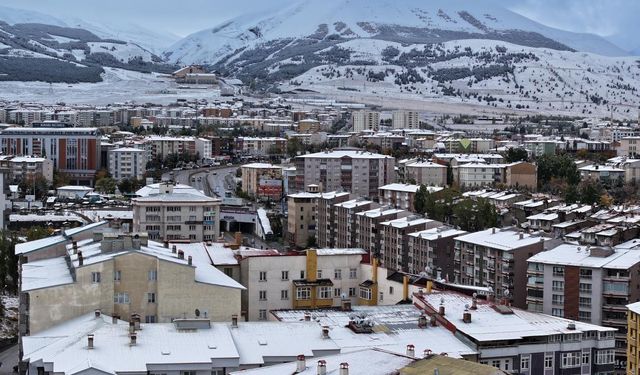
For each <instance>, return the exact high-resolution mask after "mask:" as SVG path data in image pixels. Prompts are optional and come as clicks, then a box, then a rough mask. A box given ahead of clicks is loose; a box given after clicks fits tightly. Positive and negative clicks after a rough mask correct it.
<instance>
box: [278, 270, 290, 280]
mask: <svg viewBox="0 0 640 375" xmlns="http://www.w3.org/2000/svg"><path fill="white" fill-rule="evenodd" d="M280 280H289V271H282V272H281V273H280Z"/></svg>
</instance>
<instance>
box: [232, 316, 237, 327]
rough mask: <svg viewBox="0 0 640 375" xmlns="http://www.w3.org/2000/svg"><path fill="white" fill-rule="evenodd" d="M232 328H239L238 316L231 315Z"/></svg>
mask: <svg viewBox="0 0 640 375" xmlns="http://www.w3.org/2000/svg"><path fill="white" fill-rule="evenodd" d="M231 327H233V328H238V315H236V314H233V315H231Z"/></svg>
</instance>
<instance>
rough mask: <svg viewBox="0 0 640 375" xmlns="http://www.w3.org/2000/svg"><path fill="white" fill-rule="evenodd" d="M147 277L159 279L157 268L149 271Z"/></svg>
mask: <svg viewBox="0 0 640 375" xmlns="http://www.w3.org/2000/svg"><path fill="white" fill-rule="evenodd" d="M147 278H148V279H149V281H154V280H158V271H156V270H150V271H149V272H148V273H147Z"/></svg>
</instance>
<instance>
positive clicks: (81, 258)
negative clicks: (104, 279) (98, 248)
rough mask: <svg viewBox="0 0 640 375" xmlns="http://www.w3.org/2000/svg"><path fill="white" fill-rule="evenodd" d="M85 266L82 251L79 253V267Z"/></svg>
mask: <svg viewBox="0 0 640 375" xmlns="http://www.w3.org/2000/svg"><path fill="white" fill-rule="evenodd" d="M83 264H84V258H83V257H82V251H78V266H82V265H83Z"/></svg>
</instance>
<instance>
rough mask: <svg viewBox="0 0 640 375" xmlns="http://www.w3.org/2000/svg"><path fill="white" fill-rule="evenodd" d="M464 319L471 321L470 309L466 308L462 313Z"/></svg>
mask: <svg viewBox="0 0 640 375" xmlns="http://www.w3.org/2000/svg"><path fill="white" fill-rule="evenodd" d="M462 321H463V322H464V323H467V324H469V323H471V313H470V312H469V309H464V312H463V313H462Z"/></svg>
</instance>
